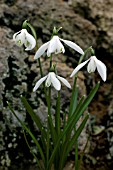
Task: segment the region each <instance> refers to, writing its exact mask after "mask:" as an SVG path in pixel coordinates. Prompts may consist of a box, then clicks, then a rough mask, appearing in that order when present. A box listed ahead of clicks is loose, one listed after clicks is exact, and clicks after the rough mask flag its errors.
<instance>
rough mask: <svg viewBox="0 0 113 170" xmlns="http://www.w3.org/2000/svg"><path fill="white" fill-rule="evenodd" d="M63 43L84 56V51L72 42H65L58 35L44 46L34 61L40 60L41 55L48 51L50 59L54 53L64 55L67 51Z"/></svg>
mask: <svg viewBox="0 0 113 170" xmlns="http://www.w3.org/2000/svg"><path fill="white" fill-rule="evenodd" d="M61 41H63V42H64V43H65V44H66V45H68V46H69V47H71V48H73V49H74V50H75V51H77V52H79V53H80V54H84V52H83V50H82V49H81V48H80V47H79V46H78V45H77V44H75V43H73V42H72V41H68V40H63V39H61V38H59V37H58V36H57V35H54V36H53V37H52V39H51V40H50V41H48V42H47V43H45V44H43V45H42V46H41V47H40V48H39V49H38V51H37V52H36V54H35V56H34V59H38V58H39V57H40V56H41V55H43V54H44V52H45V51H46V50H47V56H48V57H50V55H51V54H52V53H55V54H58V53H64V52H65V49H64V46H63V44H62V43H61Z"/></svg>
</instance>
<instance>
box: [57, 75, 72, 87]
mask: <svg viewBox="0 0 113 170" xmlns="http://www.w3.org/2000/svg"><path fill="white" fill-rule="evenodd" d="M57 78H58V79H59V80H60V81H61V82H62V83H64V84H65V85H66V86H67V87H68V88H71V85H70V84H69V82H68V81H67V80H66V79H65V78H63V77H60V76H57Z"/></svg>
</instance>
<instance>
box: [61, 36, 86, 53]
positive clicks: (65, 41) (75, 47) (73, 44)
mask: <svg viewBox="0 0 113 170" xmlns="http://www.w3.org/2000/svg"><path fill="white" fill-rule="evenodd" d="M60 40H61V41H63V42H64V43H65V44H67V45H68V46H69V47H71V48H73V49H74V50H75V51H77V52H79V53H80V54H84V52H83V50H82V49H81V48H80V47H79V46H78V45H77V44H75V43H73V42H72V41H68V40H63V39H61V38H60Z"/></svg>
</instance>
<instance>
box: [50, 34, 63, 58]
mask: <svg viewBox="0 0 113 170" xmlns="http://www.w3.org/2000/svg"><path fill="white" fill-rule="evenodd" d="M61 52H63V53H64V52H65V49H64V46H63V45H62V43H61V42H60V39H59V37H58V36H56V35H55V36H53V38H52V39H51V40H50V44H49V46H48V51H47V55H48V57H49V56H50V55H51V54H52V53H55V54H58V53H61Z"/></svg>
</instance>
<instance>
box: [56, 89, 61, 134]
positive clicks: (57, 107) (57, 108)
mask: <svg viewBox="0 0 113 170" xmlns="http://www.w3.org/2000/svg"><path fill="white" fill-rule="evenodd" d="M55 129H56V132H57V135H59V134H60V91H58V97H57V101H56V114H55Z"/></svg>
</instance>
